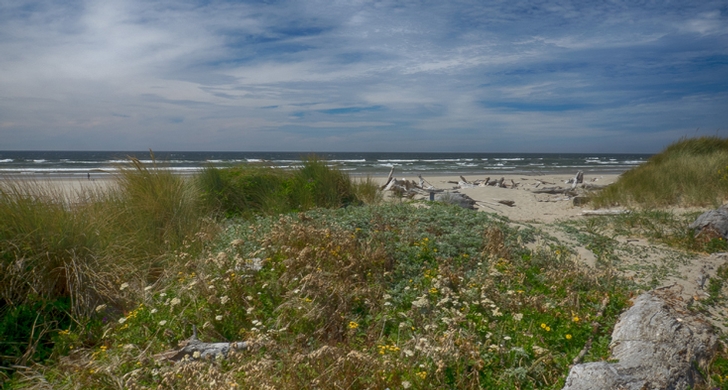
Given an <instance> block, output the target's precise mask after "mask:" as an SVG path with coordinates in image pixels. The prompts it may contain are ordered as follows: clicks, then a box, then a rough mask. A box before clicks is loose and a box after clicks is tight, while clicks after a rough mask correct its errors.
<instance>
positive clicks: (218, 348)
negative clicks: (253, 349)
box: [154, 325, 248, 362]
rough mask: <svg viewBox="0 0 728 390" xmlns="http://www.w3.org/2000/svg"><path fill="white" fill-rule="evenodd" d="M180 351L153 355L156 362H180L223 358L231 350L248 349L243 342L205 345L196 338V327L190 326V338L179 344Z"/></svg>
mask: <svg viewBox="0 0 728 390" xmlns="http://www.w3.org/2000/svg"><path fill="white" fill-rule="evenodd" d="M180 347H182V348H181V349H178V350H171V351H166V352H162V353H159V354H156V355H154V358H155V359H156V360H169V361H173V362H178V361H182V360H185V361H186V360H199V359H216V358H218V359H219V358H225V357H227V355H228V354H229V353H230V351H231V350H234V349H235V350H243V349H246V348H248V343H247V342H245V341H233V342H229V343H228V342H222V343H205V342H202V341H200V340H199V339H198V338H197V327H196V326H194V325H193V326H192V336H191V337H190V338H189V339H187V340H184V341H182V342H180Z"/></svg>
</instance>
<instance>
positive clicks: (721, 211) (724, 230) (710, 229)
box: [689, 205, 728, 238]
mask: <svg viewBox="0 0 728 390" xmlns="http://www.w3.org/2000/svg"><path fill="white" fill-rule="evenodd" d="M689 227H690V229H693V231H694V232H695V234H705V233H707V234H713V235H719V236H720V237H723V238H728V205H723V206H721V207H719V208H717V209H715V210H710V211H706V212H704V213H703V214H701V215H700V216H699V217H698V219H696V220H695V222H693V223H691V224H690V225H689Z"/></svg>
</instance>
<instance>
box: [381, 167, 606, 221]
mask: <svg viewBox="0 0 728 390" xmlns="http://www.w3.org/2000/svg"><path fill="white" fill-rule="evenodd" d="M394 177H395V178H396V179H406V180H413V181H415V182H419V178H418V177H416V176H398V175H397V174H396V173H395V175H394ZM500 177H503V178H504V179H505V182H507V183H511V180H512V181H513V182H514V183H516V186H515V188H499V187H495V186H483V187H473V188H458V187H459V186H458V185H457V184H455V183H457V182H458V181H460V180H461V179H460V177H459V176H458V175H452V176H433V177H426V176H423V179H425V180H426V181H427V182H428V183H429V184H431V185H432V186H434V187H435V188H437V189H443V190H447V191H451V192H459V193H462V194H465V195H467V196H469V197H471V198H472V199H473V200H475V201H476V202H478V203H477V208H478V210H479V211H485V212H492V213H496V214H498V215H502V216H505V217H508V218H509V219H511V220H514V221H521V222H529V221H531V222H546V223H548V222H553V221H556V220H560V219H566V218H576V217H581V215H582V211H583V210H586V209H590V207H589V205H584V206H574V204H573V201H572V199H571V198H570V197H568V196H565V195H549V194H536V193H533V192H532V190H533V189H536V188H539V187H544V186H561V187H568V186H569V185H567V184H566V182H567V181H568V180H569V179H572V178H573V177H574V175H573V174H572V175H569V174H554V175H527V174H515V175H504V176H498V178H500ZM465 178H466V179H467V180H468V181H469V182H474V181H476V180H479V179H480V180H484V179H485V178H486V176H485V175H483V176H482V177H479V176H468V177H465ZM491 178H492V179H495V177H491ZM618 178H619V175H616V174H598V175H589V174H585V175H584V182H585V183H591V184H598V185H608V184H611V183H614V182H615V181H616V180H617V179H618ZM375 180H377V181H378V182H379V183H381V184H384V183H385V182H386V181H387V178H386V177H377V178H375ZM453 182H455V183H453ZM498 200H509V201H513V202H514V203H513V206H507V205H505V204H501V203H498Z"/></svg>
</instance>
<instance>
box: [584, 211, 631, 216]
mask: <svg viewBox="0 0 728 390" xmlns="http://www.w3.org/2000/svg"><path fill="white" fill-rule="evenodd" d="M629 213H630V211H629V210H584V211H582V212H581V215H585V216H592V215H622V214H629Z"/></svg>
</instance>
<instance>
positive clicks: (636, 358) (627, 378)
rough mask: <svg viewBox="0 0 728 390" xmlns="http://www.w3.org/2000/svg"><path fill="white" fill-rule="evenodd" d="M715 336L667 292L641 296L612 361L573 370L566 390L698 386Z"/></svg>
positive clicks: (619, 330)
mask: <svg viewBox="0 0 728 390" xmlns="http://www.w3.org/2000/svg"><path fill="white" fill-rule="evenodd" d="M716 346H717V337H716V336H715V334H713V332H712V329H711V327H710V325H709V324H708V323H707V322H706V321H704V320H703V319H702V318H700V317H699V316H698V315H696V314H693V312H691V311H690V310H688V308H687V304H686V303H685V302H683V301H682V299H680V298H678V297H677V296H676V294H675V293H674V292H672V291H669V290H664V289H658V290H654V291H650V292H647V293H645V294H642V295H640V296H639V297H637V298H636V299H635V300H634V305H633V306H632V307H631V308H630V309H629V310H627V311H626V312H624V313H623V314H622V316H621V317H620V319H619V322H618V323H617V324H616V325H615V327H614V331H613V332H612V342H611V344H610V348H611V358H610V360H611V361H616V363H608V362H606V361H601V362H594V363H586V364H578V365H575V366H573V367H572V368H571V370H570V372H569V376H568V377H567V378H566V385H565V386H564V390H566V389H568V390H586V389H628V390H638V389H688V388H693V387H694V385H695V384H696V383H697V382H698V381H700V379H701V376H700V373H699V371H698V370H699V369H701V368H705V367H706V366H707V364H708V363H709V362H710V360H711V358H712V357H713V355H714V353H715V349H716Z"/></svg>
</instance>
